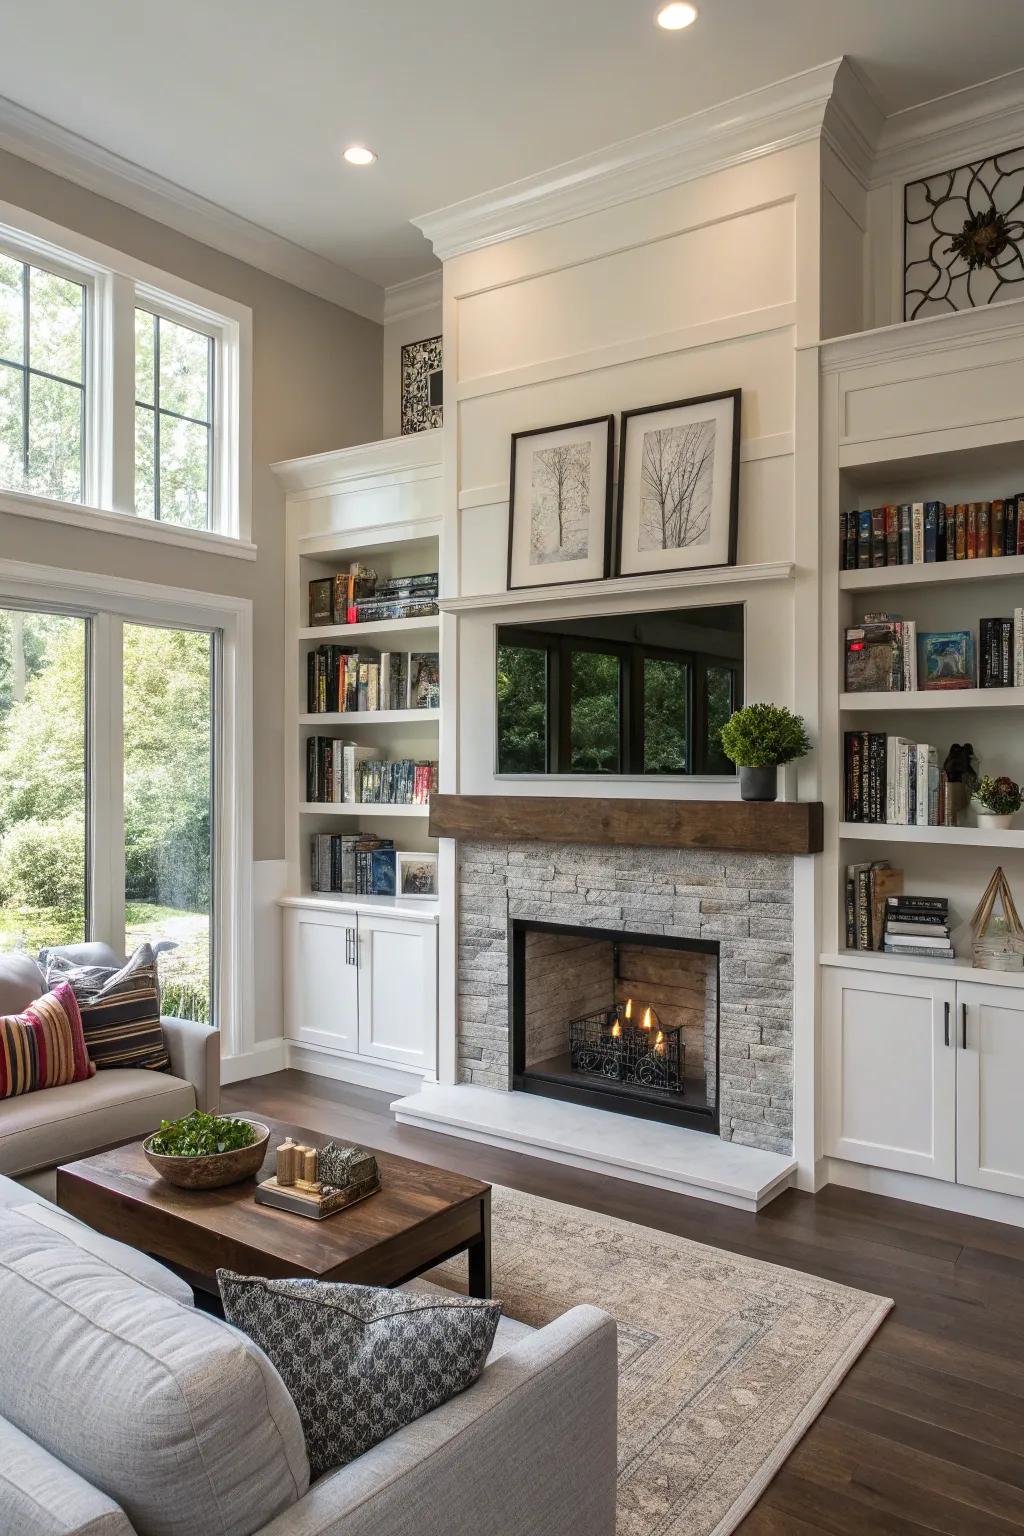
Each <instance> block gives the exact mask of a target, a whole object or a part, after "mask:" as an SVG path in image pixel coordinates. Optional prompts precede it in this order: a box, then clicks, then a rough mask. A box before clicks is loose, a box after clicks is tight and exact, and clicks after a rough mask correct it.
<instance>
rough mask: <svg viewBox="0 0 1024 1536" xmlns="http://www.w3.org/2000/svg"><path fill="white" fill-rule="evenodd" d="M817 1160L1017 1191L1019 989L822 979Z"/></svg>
mask: <svg viewBox="0 0 1024 1536" xmlns="http://www.w3.org/2000/svg"><path fill="white" fill-rule="evenodd" d="M822 1003H823V1019H824V1038H823V1052H822V1055H823V1067H824V1109H825V1117H824V1118H825V1127H826V1134H825V1147H824V1150H825V1153H826V1155H827V1156H829V1157H837V1158H842V1159H844V1160H845V1161H847V1162H853V1163H867V1164H869V1165H870V1166H871V1167H875V1168H889V1169H892V1170H894V1171H896V1172H899V1173H916V1174H923V1175H925V1176H926V1177H928V1178H933V1179H944V1180H946V1181H947V1182H950V1183H954V1182H955V1183H957V1184H962V1185H965V1186H967V1187H970V1188H974V1189H987V1190H994V1191H996V1192H997V1193H999V1194H1011V1195H1013V1194H1016V1195H1019V1194H1024V1113H1022V1112H1021V1084H1022V1083H1024V984H1022V985H1020V986H999V985H991V984H988V985H985V984H979V983H978V982H974V981H958V980H955V979H953V978H952V977H951V979H950V980H948V981H944V980H941V979H939V978H937V977H931V976H913V975H894V974H893V973H892V972H891V971H890V970H884V969H883V970H878V971H871V970H864V969H852V968H850V969H847V968H843V967H834V968H829V969H827V970H826V971H825V975H824V996H823V999H822Z"/></svg>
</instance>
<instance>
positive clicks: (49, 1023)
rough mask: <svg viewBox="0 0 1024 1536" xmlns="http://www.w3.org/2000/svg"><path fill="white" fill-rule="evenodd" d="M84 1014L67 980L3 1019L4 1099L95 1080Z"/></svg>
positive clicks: (0, 1067)
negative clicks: (83, 1020) (89, 1079)
mask: <svg viewBox="0 0 1024 1536" xmlns="http://www.w3.org/2000/svg"><path fill="white" fill-rule="evenodd" d="M95 1071H96V1068H95V1067H94V1066H93V1064H92V1062H91V1061H90V1060H89V1055H88V1052H87V1051H86V1048H85V1036H84V1035H83V1033H82V1016H81V1014H80V1013H79V1011H78V1002H77V1000H76V998H75V994H74V992H73V991H72V989H71V988H70V987H69V986H68V985H67V983H66V982H62V983H61V985H60V986H58V987H55V988H54V989H53V991H52V992H47V993H45V994H44V995H43V996H42V997H37V998H36V999H35V1001H34V1002H31V1003H30V1004H29V1005H28V1007H27V1008H26V1009H25V1011H24V1012H23V1013H8V1014H5V1015H4V1016H3V1017H2V1018H0V1099H13V1098H15V1097H17V1096H18V1095H19V1094H22V1093H38V1092H39V1091H40V1090H41V1089H44V1088H60V1087H63V1085H64V1084H66V1083H78V1082H82V1081H83V1080H84V1079H85V1078H88V1077H92V1075H93V1073H94V1072H95Z"/></svg>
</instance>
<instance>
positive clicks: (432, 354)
mask: <svg viewBox="0 0 1024 1536" xmlns="http://www.w3.org/2000/svg"><path fill="white" fill-rule="evenodd" d="M443 384H444V374H443V370H442V357H441V338H440V336H429V337H428V338H427V339H426V341H409V342H406V344H405V346H404V347H403V348H402V436H403V437H405V436H407V435H408V434H409V433H410V432H428V431H430V430H431V428H433V427H439V426H440V425H441V419H442V416H443Z"/></svg>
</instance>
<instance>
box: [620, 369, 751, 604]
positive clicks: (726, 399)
mask: <svg viewBox="0 0 1024 1536" xmlns="http://www.w3.org/2000/svg"><path fill="white" fill-rule="evenodd" d="M740 394H741V391H740V390H738V389H729V390H725V391H723V393H721V394H718V395H702V396H700V397H699V398H697V399H694V400H677V401H675V402H674V403H672V404H669V405H648V406H645V407H644V408H643V409H642V410H637V411H623V413H622V425H621V429H620V434H619V505H618V514H619V515H618V532H617V536H616V544H615V574H616V575H617V576H642V575H648V574H650V573H651V572H656V571H695V570H703V569H706V568H707V567H709V566H714V565H735V564H736V533H737V511H738V507H739V462H740Z"/></svg>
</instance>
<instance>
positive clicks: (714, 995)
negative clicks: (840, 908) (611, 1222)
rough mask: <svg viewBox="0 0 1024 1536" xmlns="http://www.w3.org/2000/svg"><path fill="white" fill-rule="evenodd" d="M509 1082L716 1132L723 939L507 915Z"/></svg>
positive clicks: (521, 1087)
mask: <svg viewBox="0 0 1024 1536" xmlns="http://www.w3.org/2000/svg"><path fill="white" fill-rule="evenodd" d="M511 941H512V942H511V946H510V956H511V971H512V976H511V989H510V1010H511V1035H512V1063H511V1065H512V1073H511V1077H512V1082H511V1086H512V1087H513V1088H514V1089H519V1090H521V1091H525V1092H529V1093H541V1094H544V1095H546V1096H548V1097H553V1098H562V1099H567V1100H570V1101H574V1102H577V1103H585V1104H590V1105H596V1106H597V1107H600V1108H605V1109H612V1110H616V1111H618V1112H619V1113H626V1114H632V1115H638V1116H644V1117H647V1118H651V1119H658V1120H668V1121H672V1122H675V1123H679V1124H685V1125H690V1126H692V1127H694V1128H696V1129H700V1130H706V1131H713V1132H717V1130H718V1093H717V1084H718V1037H719V1027H718V1025H719V1007H718V945H717V944H716V943H713V942H710V941H708V940H701V939H687V938H681V937H677V936H674V935H672V936H669V935H662V934H637V933H620V932H614V931H610V930H607V929H599V928H581V927H569V926H562V925H559V924H556V923H544V922H533V921H526V920H523V919H518V918H513V919H512V922H511Z"/></svg>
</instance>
